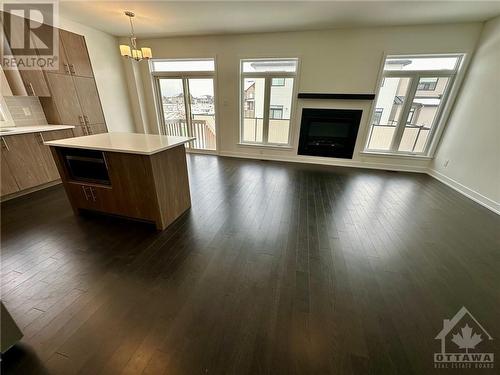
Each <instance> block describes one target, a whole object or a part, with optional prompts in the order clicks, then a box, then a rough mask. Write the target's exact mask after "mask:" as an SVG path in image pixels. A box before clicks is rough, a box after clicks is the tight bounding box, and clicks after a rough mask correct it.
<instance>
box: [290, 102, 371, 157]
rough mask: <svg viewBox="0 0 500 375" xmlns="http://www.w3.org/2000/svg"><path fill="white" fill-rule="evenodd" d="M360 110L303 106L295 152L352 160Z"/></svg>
mask: <svg viewBox="0 0 500 375" xmlns="http://www.w3.org/2000/svg"><path fill="white" fill-rule="evenodd" d="M362 113H363V111H362V110H357V109H356V110H355V109H320V108H304V109H303V110H302V121H301V124H300V139H299V152H298V153H299V155H312V156H327V157H332V158H344V159H352V155H353V152H354V146H355V144H356V138H357V135H358V129H359V122H360V120H361V115H362Z"/></svg>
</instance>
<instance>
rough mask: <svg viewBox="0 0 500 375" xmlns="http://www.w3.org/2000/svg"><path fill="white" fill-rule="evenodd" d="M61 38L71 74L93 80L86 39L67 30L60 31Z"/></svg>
mask: <svg viewBox="0 0 500 375" xmlns="http://www.w3.org/2000/svg"><path fill="white" fill-rule="evenodd" d="M59 38H60V40H61V41H62V45H63V48H64V52H65V54H66V56H65V57H66V60H67V64H68V69H69V72H70V74H71V75H75V76H79V77H90V78H93V77H94V73H93V72H92V65H90V58H89V54H88V52H87V45H86V44H85V38H84V37H83V36H81V35H78V34H75V33H71V32H69V31H66V30H59Z"/></svg>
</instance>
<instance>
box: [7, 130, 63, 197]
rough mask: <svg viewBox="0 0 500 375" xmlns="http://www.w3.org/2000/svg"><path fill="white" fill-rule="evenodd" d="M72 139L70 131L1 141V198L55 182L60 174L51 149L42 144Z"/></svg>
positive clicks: (20, 136) (26, 135) (14, 136)
mask: <svg viewBox="0 0 500 375" xmlns="http://www.w3.org/2000/svg"><path fill="white" fill-rule="evenodd" d="M72 137H73V132H72V131H71V129H68V130H55V131H49V132H40V133H30V134H19V135H11V136H5V137H1V139H0V141H1V147H2V148H1V149H2V155H1V156H2V181H1V186H2V189H1V190H2V191H1V195H2V196H6V195H9V194H13V193H16V192H18V191H20V190H24V189H30V188H33V187H35V186H38V185H43V184H47V183H49V182H52V181H56V180H58V179H59V178H60V175H59V171H58V170H57V167H56V165H55V163H54V158H53V157H52V154H51V151H50V147H49V146H45V145H44V142H45V141H53V140H56V139H63V138H72Z"/></svg>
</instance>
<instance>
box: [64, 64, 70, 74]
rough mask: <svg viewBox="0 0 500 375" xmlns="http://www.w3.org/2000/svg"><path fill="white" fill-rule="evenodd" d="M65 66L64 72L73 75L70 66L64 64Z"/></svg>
mask: <svg viewBox="0 0 500 375" xmlns="http://www.w3.org/2000/svg"><path fill="white" fill-rule="evenodd" d="M63 66H64V72H65V73H67V74H71V72H70V70H69V67H68V64H66V63H64V64H63Z"/></svg>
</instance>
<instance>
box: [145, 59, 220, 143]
mask: <svg viewBox="0 0 500 375" xmlns="http://www.w3.org/2000/svg"><path fill="white" fill-rule="evenodd" d="M151 67H152V70H153V77H154V79H155V82H156V93H157V98H156V99H157V102H158V107H159V118H160V132H161V133H162V134H165V135H172V136H189V137H195V138H196V140H194V141H193V142H191V143H189V144H187V147H188V148H190V149H195V150H207V151H215V150H216V149H217V130H216V117H215V90H214V70H215V69H214V68H215V67H214V61H213V59H206V60H158V61H153V63H152V64H151Z"/></svg>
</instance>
